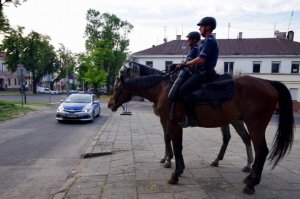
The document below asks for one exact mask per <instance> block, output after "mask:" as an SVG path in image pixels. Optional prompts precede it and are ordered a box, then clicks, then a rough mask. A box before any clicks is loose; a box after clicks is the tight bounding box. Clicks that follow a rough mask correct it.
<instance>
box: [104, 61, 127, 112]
mask: <svg viewBox="0 0 300 199" xmlns="http://www.w3.org/2000/svg"><path fill="white" fill-rule="evenodd" d="M131 71H132V70H131V68H130V66H128V65H127V66H126V65H123V66H122V67H121V69H120V71H119V74H118V76H117V78H116V81H115V85H114V90H113V94H112V96H111V98H110V99H109V102H108V108H110V109H111V110H112V111H117V110H118V108H119V107H120V106H122V104H124V103H126V102H129V101H130V100H131V99H132V94H131V93H130V92H129V91H127V90H126V89H124V83H125V81H126V80H128V79H132V73H131Z"/></svg>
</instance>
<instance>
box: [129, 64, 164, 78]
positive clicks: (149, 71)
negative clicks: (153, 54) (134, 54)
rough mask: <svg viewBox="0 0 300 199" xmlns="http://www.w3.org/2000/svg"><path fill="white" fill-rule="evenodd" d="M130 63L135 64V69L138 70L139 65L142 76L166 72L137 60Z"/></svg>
mask: <svg viewBox="0 0 300 199" xmlns="http://www.w3.org/2000/svg"><path fill="white" fill-rule="evenodd" d="M130 65H131V66H133V70H134V71H136V70H138V69H136V67H139V71H140V76H148V75H163V74H164V73H163V72H162V71H160V70H158V69H155V68H152V67H150V66H147V65H143V64H140V63H137V62H130Z"/></svg>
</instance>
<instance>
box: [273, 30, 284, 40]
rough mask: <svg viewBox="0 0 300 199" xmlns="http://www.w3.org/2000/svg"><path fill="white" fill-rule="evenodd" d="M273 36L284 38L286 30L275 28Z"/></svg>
mask: <svg viewBox="0 0 300 199" xmlns="http://www.w3.org/2000/svg"><path fill="white" fill-rule="evenodd" d="M274 36H275V37H276V38H278V39H286V32H279V30H276V31H275V32H274Z"/></svg>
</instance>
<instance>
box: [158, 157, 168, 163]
mask: <svg viewBox="0 0 300 199" xmlns="http://www.w3.org/2000/svg"><path fill="white" fill-rule="evenodd" d="M166 160H167V158H162V159H161V160H160V161H159V163H162V164H163V163H165V162H166Z"/></svg>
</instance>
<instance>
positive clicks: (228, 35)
mask: <svg viewBox="0 0 300 199" xmlns="http://www.w3.org/2000/svg"><path fill="white" fill-rule="evenodd" d="M229 31H230V22H229V23H228V38H227V39H229Z"/></svg>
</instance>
